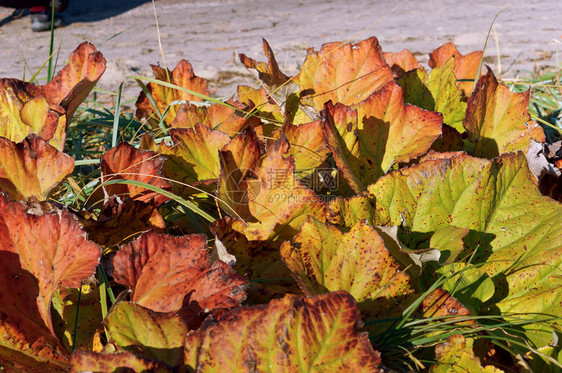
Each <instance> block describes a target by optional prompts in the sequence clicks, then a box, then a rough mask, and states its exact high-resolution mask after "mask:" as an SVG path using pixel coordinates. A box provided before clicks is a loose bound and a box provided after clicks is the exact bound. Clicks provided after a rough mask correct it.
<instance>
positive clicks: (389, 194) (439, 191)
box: [369, 153, 562, 346]
mask: <svg viewBox="0 0 562 373" xmlns="http://www.w3.org/2000/svg"><path fill="white" fill-rule="evenodd" d="M369 193H370V195H371V197H372V198H375V199H376V219H375V220H376V221H375V223H377V224H382V225H401V224H402V225H404V226H406V227H407V228H408V229H409V230H410V231H412V232H422V233H423V232H430V233H432V232H436V231H438V230H439V229H440V228H443V227H448V226H455V227H459V228H466V229H469V230H470V233H469V234H468V235H467V236H466V238H465V243H466V245H467V251H466V252H465V253H464V254H467V255H464V254H460V256H459V258H467V262H468V261H469V262H470V263H472V264H473V265H472V266H470V268H468V269H467V272H466V273H463V274H461V276H463V277H462V281H458V287H457V291H456V292H455V295H456V296H459V299H460V300H461V301H462V302H463V303H467V304H468V303H470V298H468V297H467V298H463V297H461V296H460V294H462V293H463V288H465V289H467V291H466V292H467V293H471V291H468V289H470V288H471V287H474V286H475V281H481V280H482V279H483V277H482V276H484V277H486V276H487V277H490V278H491V279H492V280H493V282H494V285H495V294H494V296H493V298H492V299H490V300H488V302H487V304H483V305H482V308H480V312H487V313H490V312H491V313H497V312H498V311H499V312H501V313H502V314H505V313H526V314H527V315H526V316H524V315H522V316H521V317H522V318H525V319H528V320H535V318H536V315H533V313H544V314H547V315H554V316H556V317H560V316H561V315H562V307H560V305H561V302H562V291H561V290H562V286H561V285H560V281H559V278H560V265H561V264H562V243H561V241H560V239H559V238H560V235H561V234H562V206H561V205H560V204H558V203H556V202H554V201H552V200H551V199H549V198H547V197H543V196H542V195H541V194H540V193H539V191H538V190H537V188H536V186H535V185H534V183H533V181H532V176H531V174H530V172H529V170H528V168H527V164H526V160H525V156H524V155H523V154H521V153H518V154H513V153H512V154H504V155H502V156H501V157H499V158H496V159H494V160H491V161H489V160H485V159H479V158H472V157H470V156H467V155H466V154H463V153H450V154H435V153H433V154H430V155H428V156H427V157H425V158H424V159H423V160H422V162H420V164H418V165H416V166H413V167H410V168H407V169H402V170H400V171H399V172H394V173H391V174H389V175H387V176H385V177H383V178H381V179H380V180H379V181H378V182H377V183H376V184H374V185H371V186H370V187H369ZM468 254H470V255H468ZM457 280H458V277H456V278H453V279H451V281H453V283H455V282H457ZM488 295H489V291H483V292H481V293H480V295H478V296H481V297H482V298H481V299H480V301H482V302H484V301H486V299H487V297H488ZM533 325H535V326H529V327H528V328H527V330H528V331H527V333H528V336H530V337H532V339H533V341H534V342H535V343H537V344H538V345H539V346H543V345H545V344H546V343H548V342H549V341H550V338H551V333H550V331H547V330H545V328H544V327H537V326H536V324H533ZM534 329H536V331H535V330H534ZM546 329H548V328H546ZM531 331H532V333H531Z"/></svg>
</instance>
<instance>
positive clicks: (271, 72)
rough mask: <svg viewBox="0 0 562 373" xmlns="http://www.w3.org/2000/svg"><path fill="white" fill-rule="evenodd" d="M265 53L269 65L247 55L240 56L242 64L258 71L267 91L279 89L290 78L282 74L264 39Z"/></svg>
mask: <svg viewBox="0 0 562 373" xmlns="http://www.w3.org/2000/svg"><path fill="white" fill-rule="evenodd" d="M262 44H263V52H264V53H265V56H266V57H267V60H268V61H269V62H268V63H267V64H266V63H264V62H258V61H255V60H253V59H251V58H249V57H246V55H245V54H240V55H239V57H240V62H242V64H243V65H244V66H246V68H248V69H255V70H257V71H258V77H259V79H260V80H261V81H262V82H263V84H264V85H265V87H266V89H267V90H270V91H271V90H272V89H275V88H276V87H279V86H280V85H282V84H283V83H285V82H286V81H287V80H289V77H288V76H287V75H285V74H283V73H282V72H281V70H280V69H279V64H278V63H277V61H276V60H275V56H274V54H273V50H272V49H271V47H270V46H269V43H268V42H267V40H265V39H262Z"/></svg>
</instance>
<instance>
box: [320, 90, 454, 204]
mask: <svg viewBox="0 0 562 373" xmlns="http://www.w3.org/2000/svg"><path fill="white" fill-rule="evenodd" d="M323 113H324V116H325V118H326V122H325V124H324V129H325V132H326V136H327V138H328V146H329V148H330V150H331V151H332V154H333V155H334V159H335V161H336V165H337V166H338V168H339V169H340V170H341V171H342V173H343V176H344V177H345V178H346V180H347V181H348V182H349V184H350V186H351V187H352V188H353V190H354V191H355V192H357V193H359V192H361V191H364V190H365V188H366V186H367V185H369V184H372V183H374V182H375V181H376V180H377V179H378V178H379V177H381V176H382V175H384V174H385V173H386V172H387V171H388V170H389V169H390V167H391V166H392V165H393V164H394V163H396V162H407V161H409V160H411V159H413V158H415V157H418V156H420V155H422V154H424V153H425V152H427V151H428V150H429V148H430V147H431V145H432V143H433V141H434V140H435V139H436V138H437V137H439V136H440V135H441V126H442V123H443V122H442V117H441V115H440V114H438V113H435V112H431V111H426V110H423V109H420V108H418V107H416V106H412V105H408V104H405V103H404V99H403V97H402V88H400V86H399V85H398V84H396V83H395V82H389V83H388V84H386V85H385V86H384V87H383V88H382V89H380V90H379V91H377V92H375V93H373V94H372V95H371V96H369V97H368V98H367V99H366V100H364V101H362V102H360V103H359V104H357V105H355V106H353V107H352V108H350V107H347V106H343V105H341V104H336V105H332V104H331V103H330V104H327V105H326V109H325V110H324V112H323Z"/></svg>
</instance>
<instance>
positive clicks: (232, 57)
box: [0, 0, 562, 96]
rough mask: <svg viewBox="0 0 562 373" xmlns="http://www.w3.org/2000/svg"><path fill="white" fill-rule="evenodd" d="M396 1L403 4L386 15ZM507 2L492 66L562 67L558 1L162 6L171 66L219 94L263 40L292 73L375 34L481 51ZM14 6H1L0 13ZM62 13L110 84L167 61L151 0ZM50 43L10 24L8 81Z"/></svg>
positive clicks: (228, 0)
mask: <svg viewBox="0 0 562 373" xmlns="http://www.w3.org/2000/svg"><path fill="white" fill-rule="evenodd" d="M396 4H398V8H397V9H395V10H394V11H393V12H392V13H391V14H390V15H388V16H387V17H386V18H384V19H382V20H381V18H383V17H384V16H385V14H387V13H388V12H390V11H391V10H392V9H393V8H394V7H395V6H396ZM508 5H513V7H512V8H510V9H509V10H506V11H505V12H504V13H502V14H501V15H500V16H499V17H498V19H497V21H496V23H495V26H494V32H492V34H491V35H492V36H491V38H490V41H489V43H488V47H487V50H486V53H485V56H486V59H485V61H486V63H487V64H489V65H490V66H491V67H492V68H493V69H494V70H495V72H496V73H498V72H499V73H500V74H501V76H503V77H513V76H518V75H519V76H520V75H526V76H529V75H530V74H531V72H533V71H534V70H536V69H538V68H542V69H545V68H553V67H556V66H558V67H560V64H561V63H562V27H561V23H562V21H561V20H562V18H561V17H560V16H561V15H562V2H560V1H559V0H545V1H537V0H527V1H520V0H515V1H513V2H511V3H507V2H505V1H491V0H486V1H471V2H468V1H466V2H459V1H449V0H446V1H439V0H429V1H419V0H418V1H413V0H404V1H401V2H396V3H393V2H390V1H381V0H371V1H367V0H323V1H317V0H302V1H299V0H275V1H273V0H260V1H243V0H215V1H194V0H185V1H182V0H157V1H156V11H157V14H158V23H159V26H160V37H161V40H162V47H163V51H164V55H165V63H166V65H167V66H168V67H171V68H173V67H174V66H175V64H176V63H177V62H178V60H180V59H182V58H185V59H187V60H189V61H190V62H191V63H192V65H193V67H194V69H195V72H196V74H197V75H199V76H202V77H204V78H207V79H209V80H210V87H211V88H212V90H213V91H214V93H215V95H219V96H221V95H222V96H226V95H230V94H232V93H234V92H235V86H236V85H237V84H242V83H244V84H250V85H251V84H253V83H254V80H253V78H252V76H251V75H250V74H249V73H248V72H247V71H246V70H245V69H244V68H242V67H241V65H240V63H239V62H238V58H237V55H238V53H245V54H247V55H248V56H250V57H253V58H258V59H260V60H264V56H263V53H262V49H261V48H262V47H261V38H262V37H263V38H266V39H267V40H268V41H269V42H270V44H271V46H272V48H273V49H274V52H275V54H276V57H277V60H278V61H279V63H280V65H281V66H282V67H283V68H284V71H285V72H286V73H291V74H292V73H295V72H296V71H297V69H298V66H299V64H302V62H303V61H304V57H305V55H306V49H307V48H308V47H314V48H317V49H319V48H320V46H321V45H322V44H323V43H326V42H329V41H341V40H348V39H351V38H354V40H361V39H364V38H367V37H370V36H376V37H377V38H378V39H379V41H380V43H381V45H382V47H383V49H384V50H385V51H395V52H397V51H400V50H401V49H403V48H408V49H410V50H411V51H412V52H413V53H414V54H416V55H417V56H418V58H419V59H420V60H422V62H425V61H427V53H429V52H430V51H432V50H433V49H435V48H437V47H438V46H440V45H441V44H443V43H446V42H449V41H453V42H454V43H455V44H456V45H457V47H458V48H459V50H460V51H461V53H468V52H471V51H474V50H481V49H482V48H483V46H484V42H485V39H486V34H487V32H488V29H489V27H490V24H491V23H492V20H493V18H494V16H495V15H496V14H497V13H498V12H499V11H500V10H502V9H504V8H505V7H506V6H508ZM11 12H12V10H11V9H8V8H2V7H0V18H4V17H6V16H8V15H10V14H11ZM63 15H64V16H65V20H66V22H67V23H68V25H67V26H66V27H64V28H61V29H58V30H57V31H56V34H55V38H56V45H57V46H60V56H61V57H60V58H59V59H60V60H61V61H62V59H64V58H66V57H67V56H68V54H69V53H70V52H71V51H72V50H73V49H74V48H75V47H76V46H77V45H78V44H79V43H80V42H82V41H84V40H87V41H90V42H92V43H94V44H95V45H96V46H97V48H98V49H99V50H101V51H102V53H103V54H104V56H105V57H106V58H107V60H108V69H107V71H106V74H105V75H104V77H103V78H102V80H101V81H100V84H99V86H101V87H102V88H104V89H108V90H112V91H116V90H117V88H118V86H119V84H120V83H121V81H123V79H124V78H125V77H126V76H129V75H145V76H152V75H151V73H150V66H149V65H150V64H160V65H161V66H162V65H163V64H164V61H163V58H162V56H161V54H160V50H159V46H158V37H157V35H158V33H157V29H156V21H155V17H154V11H153V6H152V2H151V1H147V0H117V1H116V0H96V1H89V0H71V4H70V7H69V8H68V9H67V11H66V12H64V14H63ZM379 20H380V22H379V23H378V24H376V25H374V26H372V25H373V24H374V23H376V22H377V21H379ZM369 26H372V27H371V28H369V29H366V28H368V27H369ZM48 46H49V33H33V32H31V29H30V21H29V17H23V18H20V19H17V20H14V21H11V22H9V23H5V24H3V25H2V26H1V27H0V77H18V78H22V76H23V73H24V70H25V71H26V73H25V74H26V75H25V76H26V77H27V78H29V77H30V76H31V75H32V73H30V71H31V72H35V71H36V70H37V69H38V68H39V67H40V66H41V65H42V64H43V62H44V61H45V59H46V58H47V56H48V48H49V47H48ZM498 56H499V57H500V65H501V66H500V65H498ZM60 65H61V62H59V66H60ZM44 75H45V74H42V76H44ZM127 86H128V87H129V88H128V90H127V92H128V93H129V94H130V95H136V92H137V91H138V88H136V87H134V88H131V87H132V86H134V83H132V82H131V83H127Z"/></svg>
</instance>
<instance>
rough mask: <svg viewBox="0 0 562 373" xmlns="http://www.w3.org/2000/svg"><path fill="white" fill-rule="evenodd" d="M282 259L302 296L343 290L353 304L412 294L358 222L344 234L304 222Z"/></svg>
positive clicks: (381, 247) (284, 248)
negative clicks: (303, 294)
mask: <svg viewBox="0 0 562 373" xmlns="http://www.w3.org/2000/svg"><path fill="white" fill-rule="evenodd" d="M281 257H282V258H283V261H284V262H285V264H286V265H287V266H288V267H289V269H290V270H291V271H292V272H293V275H294V276H295V278H296V279H297V282H298V283H299V286H300V287H301V289H302V290H303V291H304V293H305V294H306V295H316V294H322V293H325V292H329V291H337V290H346V291H348V292H349V293H350V294H351V295H353V297H354V298H355V300H356V301H357V302H362V301H364V300H367V299H371V300H374V299H377V298H394V297H396V296H401V295H406V294H410V293H412V292H413V289H412V287H411V286H410V277H409V276H408V275H407V274H406V273H404V272H402V271H400V269H399V266H398V264H397V263H396V262H395V261H394V259H393V258H392V256H391V255H390V253H389V252H388V250H387V249H386V248H385V246H384V242H383V239H382V238H381V237H380V235H379V234H378V233H377V231H376V230H375V229H374V228H373V227H371V226H369V225H367V224H365V223H363V222H358V223H355V224H353V226H351V229H350V230H349V231H348V232H345V231H342V230H340V229H338V228H336V227H334V226H332V225H329V224H325V223H322V222H319V221H318V220H315V219H312V218H309V219H308V220H307V221H306V222H305V223H304V224H303V225H302V227H301V229H300V231H299V233H298V234H297V235H296V236H295V238H294V239H293V240H292V241H291V242H289V241H285V242H284V243H283V246H281Z"/></svg>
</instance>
